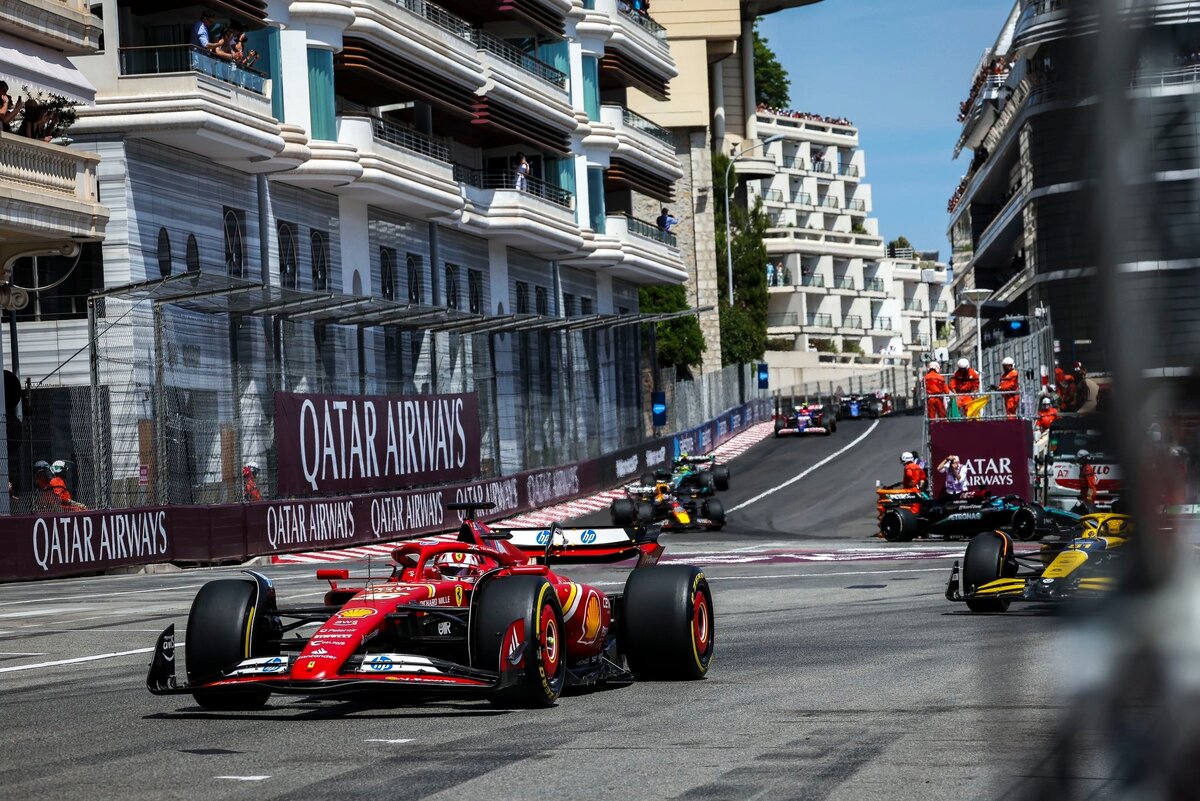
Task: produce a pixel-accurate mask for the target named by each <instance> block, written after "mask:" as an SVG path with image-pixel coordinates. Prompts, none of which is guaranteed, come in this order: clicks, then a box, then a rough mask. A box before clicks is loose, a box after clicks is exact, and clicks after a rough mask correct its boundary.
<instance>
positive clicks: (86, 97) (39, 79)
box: [0, 33, 96, 106]
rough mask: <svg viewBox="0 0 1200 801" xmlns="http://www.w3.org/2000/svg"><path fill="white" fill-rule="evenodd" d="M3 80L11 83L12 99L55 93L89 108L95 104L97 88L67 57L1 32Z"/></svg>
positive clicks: (1, 78) (1, 77) (0, 72)
mask: <svg viewBox="0 0 1200 801" xmlns="http://www.w3.org/2000/svg"><path fill="white" fill-rule="evenodd" d="M0 80H4V81H7V82H8V91H9V94H10V95H12V97H13V99H16V98H17V97H28V96H29V95H30V94H33V95H38V94H52V95H62V96H63V97H65V98H67V99H68V100H73V101H74V102H76V103H83V104H84V105H89V106H90V105H93V104H94V103H95V102H96V87H94V86H92V84H91V83H90V82H88V79H87V78H85V77H83V73H81V72H80V71H79V70H77V69H76V68H75V65H74V64H72V63H71V62H70V61H69V60H68V59H67V57H66V56H64V55H63V54H62V53H60V52H58V51H57V50H51V49H50V48H49V47H46V46H45V45H40V44H35V43H33V42H27V41H25V40H24V39H17V38H16V37H13V36H9V35H8V34H5V33H0Z"/></svg>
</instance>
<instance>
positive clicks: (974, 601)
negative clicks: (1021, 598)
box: [962, 531, 1016, 614]
mask: <svg viewBox="0 0 1200 801" xmlns="http://www.w3.org/2000/svg"><path fill="white" fill-rule="evenodd" d="M1011 558H1012V540H1010V539H1009V538H1008V535H1006V534H1003V533H1001V532H999V531H985V532H984V533H982V534H976V535H975V536H974V537H972V538H971V541H970V542H968V543H967V553H966V556H964V557H963V571H962V584H963V593H964V594H967V593H971V592H974V591H975V590H976V589H977V588H979V587H982V586H983V585H984V584H987V583H988V582H990V581H995V580H996V579H999V578H1004V577H1005V576H1006V575H1013V574H1015V572H1016V570H1015V566H1016V564H1015V563H1014V562H1012V561H1011ZM1009 603H1010V602H1009V601H1008V599H1006V598H967V608H968V609H970V610H971V611H972V612H980V613H984V614H987V613H993V612H1003V611H1005V610H1006V609H1008V605H1009Z"/></svg>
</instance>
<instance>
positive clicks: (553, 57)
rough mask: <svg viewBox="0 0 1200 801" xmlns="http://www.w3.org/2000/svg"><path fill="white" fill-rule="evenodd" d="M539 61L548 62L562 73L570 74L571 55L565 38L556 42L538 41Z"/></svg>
mask: <svg viewBox="0 0 1200 801" xmlns="http://www.w3.org/2000/svg"><path fill="white" fill-rule="evenodd" d="M537 57H538V60H539V61H543V62H545V63H547V64H549V65H550V66H551V67H554V69H556V70H558V71H559V72H561V73H563V74H564V75H570V74H571V56H570V53H569V52H568V49H567V40H566V39H559V40H558V41H556V42H539V43H538V48H537Z"/></svg>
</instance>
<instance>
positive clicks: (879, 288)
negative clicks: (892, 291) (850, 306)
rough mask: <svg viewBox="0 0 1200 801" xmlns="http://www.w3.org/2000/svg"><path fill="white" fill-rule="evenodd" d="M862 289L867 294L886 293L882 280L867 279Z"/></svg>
mask: <svg viewBox="0 0 1200 801" xmlns="http://www.w3.org/2000/svg"><path fill="white" fill-rule="evenodd" d="M863 288H864V289H865V290H866V291H868V292H886V291H887V289H886V288H885V287H884V284H883V279H882V278H868V279H867V280H866V283H865V284H864V285H863Z"/></svg>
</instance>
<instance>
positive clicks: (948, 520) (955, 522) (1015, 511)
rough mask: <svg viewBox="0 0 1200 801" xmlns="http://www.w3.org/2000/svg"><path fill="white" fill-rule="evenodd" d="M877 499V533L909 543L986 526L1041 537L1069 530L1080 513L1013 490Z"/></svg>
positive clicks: (1019, 536) (1029, 537)
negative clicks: (946, 497) (942, 498)
mask: <svg viewBox="0 0 1200 801" xmlns="http://www.w3.org/2000/svg"><path fill="white" fill-rule="evenodd" d="M879 504H880V505H881V506H882V507H883V514H882V515H881V516H880V517H879V532H880V533H881V534H882V535H883V537H884V539H886V540H888V541H889V542H908V541H910V540H912V539H913V538H915V537H933V536H939V537H947V538H955V537H957V538H964V537H972V536H974V535H976V534H978V533H980V532H983V531H992V530H995V529H1001V528H1007V529H1011V530H1012V533H1013V536H1014V537H1016V538H1017V539H1019V540H1037V539H1042V538H1043V537H1045V536H1048V535H1054V534H1061V533H1063V532H1065V531H1071V530H1073V529H1075V528H1076V527H1077V526H1078V525H1079V515H1077V514H1074V513H1072V512H1066V511H1063V510H1061V509H1049V508H1046V507H1043V506H1040V505H1039V504H1036V503H1031V502H1028V501H1024V500H1021V499H1020V498H1019V497H1017V496H1015V495H1010V496H1005V497H997V496H994V495H992V494H991V493H989V492H988V491H986V490H976V491H970V492H964V493H963V494H962V495H960V496H959V497H957V498H955V499H953V500H949V501H938V500H935V499H934V498H932V497H931V496H930V495H928V494H926V493H898V494H894V495H891V496H889V497H887V498H883V497H882V496H881V497H880V499H879Z"/></svg>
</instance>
